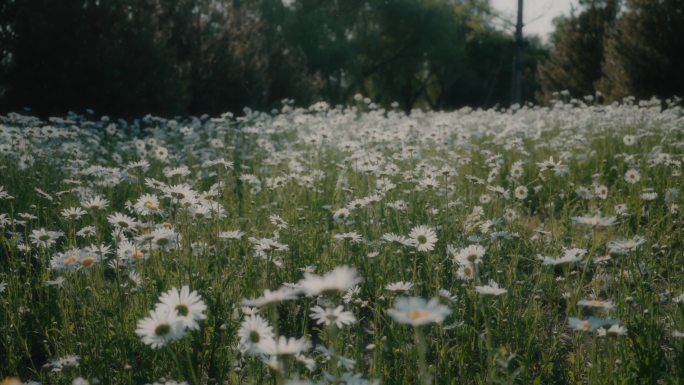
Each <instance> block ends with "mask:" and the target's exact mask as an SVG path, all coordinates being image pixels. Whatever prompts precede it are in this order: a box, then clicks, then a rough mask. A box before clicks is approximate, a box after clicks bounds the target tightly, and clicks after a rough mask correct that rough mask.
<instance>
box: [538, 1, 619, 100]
mask: <svg viewBox="0 0 684 385" xmlns="http://www.w3.org/2000/svg"><path fill="white" fill-rule="evenodd" d="M580 5H581V6H582V10H581V12H580V13H579V14H578V15H575V14H574V12H573V14H571V15H570V16H569V17H567V18H565V17H562V18H557V19H556V20H554V22H555V26H556V30H555V33H554V35H553V37H552V43H553V44H554V47H553V50H552V52H551V56H550V57H549V59H548V61H546V62H545V63H543V64H542V65H541V66H540V67H539V72H538V76H539V81H540V83H541V92H540V93H539V95H538V97H537V98H538V99H539V100H540V101H548V100H550V99H551V97H552V94H553V93H554V92H557V91H562V90H567V91H569V92H570V94H571V95H573V96H576V97H581V96H585V95H590V94H594V90H595V89H596V82H597V81H598V80H600V79H601V77H602V75H603V72H602V70H601V63H602V62H603V51H604V47H603V45H604V36H605V34H606V31H607V30H608V28H610V26H611V25H612V24H613V23H614V22H615V20H616V17H617V14H618V11H619V9H620V1H619V0H584V1H581V2H580Z"/></svg>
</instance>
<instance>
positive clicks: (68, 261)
mask: <svg viewBox="0 0 684 385" xmlns="http://www.w3.org/2000/svg"><path fill="white" fill-rule="evenodd" d="M77 259H78V257H77V256H75V255H70V256H68V257H66V259H64V264H65V265H71V264H72V263H74V262H76V260H77Z"/></svg>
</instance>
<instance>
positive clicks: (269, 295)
mask: <svg viewBox="0 0 684 385" xmlns="http://www.w3.org/2000/svg"><path fill="white" fill-rule="evenodd" d="M297 294H298V291H297V290H294V289H290V288H287V287H281V288H279V289H278V290H275V291H270V290H268V289H266V290H264V295H262V296H261V297H259V298H255V299H243V300H242V305H243V306H256V307H261V306H265V305H268V304H271V303H275V302H282V301H289V300H293V299H297Z"/></svg>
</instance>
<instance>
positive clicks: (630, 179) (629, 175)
mask: <svg viewBox="0 0 684 385" xmlns="http://www.w3.org/2000/svg"><path fill="white" fill-rule="evenodd" d="M640 180H641V174H639V171H637V170H635V169H633V168H632V169H629V170H627V172H626V173H625V182H627V183H629V184H635V183H637V182H639V181H640Z"/></svg>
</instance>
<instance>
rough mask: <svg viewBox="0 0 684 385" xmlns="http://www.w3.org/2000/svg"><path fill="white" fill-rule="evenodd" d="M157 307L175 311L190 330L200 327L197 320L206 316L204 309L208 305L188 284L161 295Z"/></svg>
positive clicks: (171, 311)
mask: <svg viewBox="0 0 684 385" xmlns="http://www.w3.org/2000/svg"><path fill="white" fill-rule="evenodd" d="M159 302H160V303H158V304H157V309H160V310H163V309H166V310H167V311H169V312H170V313H175V316H176V317H177V318H178V320H180V321H181V323H182V324H183V326H184V327H187V328H188V329H190V330H197V329H199V324H198V323H197V321H200V320H203V319H205V318H206V315H204V311H205V310H206V309H207V305H206V304H205V303H204V301H203V300H202V297H200V295H199V294H198V293H197V292H196V291H192V292H191V291H190V288H189V287H188V286H183V287H182V288H181V289H180V291H179V290H178V289H177V288H175V287H174V288H172V289H170V290H169V291H167V292H166V293H164V294H162V295H161V296H160V297H159Z"/></svg>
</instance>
